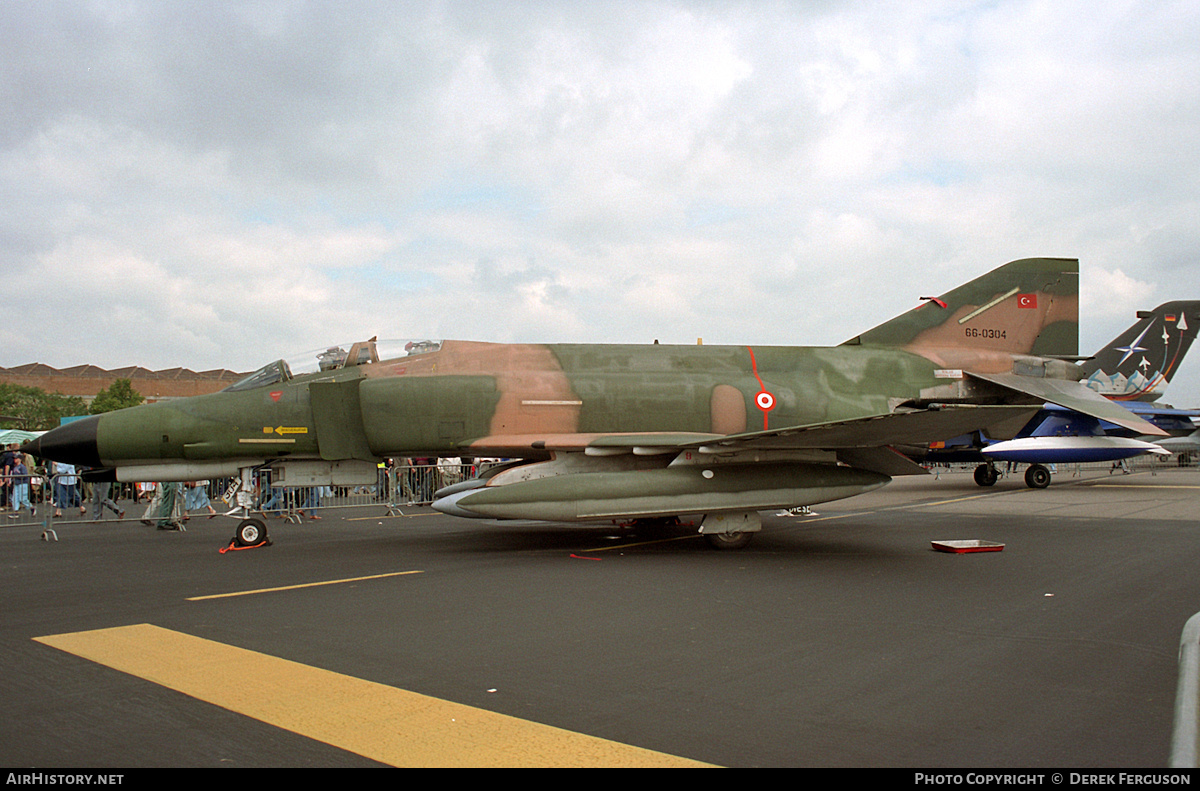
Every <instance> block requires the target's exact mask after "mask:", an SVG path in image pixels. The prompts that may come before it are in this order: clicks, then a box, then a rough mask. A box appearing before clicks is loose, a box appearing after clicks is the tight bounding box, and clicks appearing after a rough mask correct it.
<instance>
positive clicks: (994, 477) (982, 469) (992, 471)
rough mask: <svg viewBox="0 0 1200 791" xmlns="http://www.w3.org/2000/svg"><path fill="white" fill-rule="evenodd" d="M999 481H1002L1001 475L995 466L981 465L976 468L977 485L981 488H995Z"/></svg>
mask: <svg viewBox="0 0 1200 791" xmlns="http://www.w3.org/2000/svg"><path fill="white" fill-rule="evenodd" d="M998 480H1000V473H998V472H996V468H995V466H993V465H991V464H980V465H979V466H978V467H976V468H975V483H977V484H979V485H980V486H995V485H996V481H998Z"/></svg>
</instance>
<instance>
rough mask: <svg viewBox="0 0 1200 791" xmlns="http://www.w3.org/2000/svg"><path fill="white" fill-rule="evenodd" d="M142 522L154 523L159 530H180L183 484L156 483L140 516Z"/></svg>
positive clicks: (181, 527)
mask: <svg viewBox="0 0 1200 791" xmlns="http://www.w3.org/2000/svg"><path fill="white" fill-rule="evenodd" d="M142 524H145V525H154V526H155V527H157V528H158V529H159V530H182V529H183V484H181V483H176V482H169V483H160V484H156V486H155V492H154V497H153V498H152V499H151V500H150V505H148V506H147V507H146V513H145V514H144V515H143V516H142Z"/></svg>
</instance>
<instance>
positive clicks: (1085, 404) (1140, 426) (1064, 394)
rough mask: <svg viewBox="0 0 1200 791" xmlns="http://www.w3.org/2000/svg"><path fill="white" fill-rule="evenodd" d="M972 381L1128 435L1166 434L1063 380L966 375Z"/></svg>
mask: <svg viewBox="0 0 1200 791" xmlns="http://www.w3.org/2000/svg"><path fill="white" fill-rule="evenodd" d="M968 376H973V377H975V378H976V379H982V380H983V381H985V382H991V383H992V384H995V385H999V386H1000V387H1004V388H1007V389H1009V390H1015V391H1016V392H1018V393H1024V394H1025V395H1030V396H1033V397H1034V398H1039V399H1041V400H1042V401H1048V402H1050V403H1051V404H1057V405H1058V406H1062V407H1066V408H1067V409H1073V410H1075V411H1076V412H1082V413H1083V414H1085V415H1091V416H1092V417H1094V418H1098V419H1100V420H1107V421H1108V422H1109V423H1114V424H1116V425H1118V426H1121V427H1123V428H1127V429H1129V430H1131V431H1137V432H1141V433H1142V434H1148V435H1151V436H1157V437H1165V436H1167V432H1165V431H1163V430H1162V429H1160V428H1159V427H1158V426H1156V425H1154V424H1153V423H1150V422H1149V421H1147V420H1143V419H1142V418H1140V417H1138V416H1137V415H1135V414H1133V413H1132V412H1130V411H1129V410H1128V409H1126V408H1125V407H1123V406H1121V405H1120V404H1115V403H1113V402H1112V401H1110V400H1108V399H1107V398H1105V397H1104V396H1102V395H1100V394H1099V393H1097V392H1096V391H1095V390H1092V389H1091V388H1089V387H1088V386H1087V385H1085V384H1083V383H1082V382H1072V381H1069V380H1066V379H1043V378H1038V377H1033V376H1018V375H1016V374H980V373H970V372H969V373H968Z"/></svg>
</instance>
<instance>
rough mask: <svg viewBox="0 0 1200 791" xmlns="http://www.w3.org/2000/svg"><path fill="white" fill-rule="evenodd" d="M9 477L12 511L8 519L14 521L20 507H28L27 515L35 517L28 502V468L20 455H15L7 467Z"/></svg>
mask: <svg viewBox="0 0 1200 791" xmlns="http://www.w3.org/2000/svg"><path fill="white" fill-rule="evenodd" d="M9 471H10V473H9V474H10V475H12V482H13V484H12V487H13V495H12V509H13V512H12V513H11V514H9V518H10V519H16V518H17V514H19V513H20V511H21V506H22V505H24V506H28V507H29V515H30V516H37V511H35V510H34V509H33V503H31V502H29V468H28V467H26V466H25V459H24V458H23V457H22V456H21V454H17V456H16V457H15V458H14V460H13V462H12V465H11V466H10V467H9Z"/></svg>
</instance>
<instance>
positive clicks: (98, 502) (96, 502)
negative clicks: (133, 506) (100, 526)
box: [92, 481, 125, 522]
mask: <svg viewBox="0 0 1200 791" xmlns="http://www.w3.org/2000/svg"><path fill="white" fill-rule="evenodd" d="M111 490H112V483H111V482H110V481H99V482H97V483H93V484H92V521H93V522H99V521H100V520H101V519H103V518H104V509H105V508H107V509H108V510H110V511H112V512H113V513H114V514H116V515H117V519H124V518H125V509H124V508H121V507H120V506H118V505H117V504H116V502H114V501H113V499H112V498H111V497H109V496H108V493H109V492H110V491H111Z"/></svg>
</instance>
